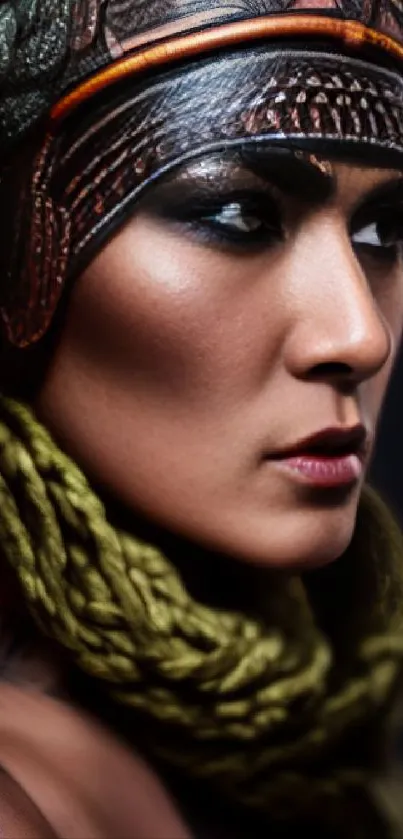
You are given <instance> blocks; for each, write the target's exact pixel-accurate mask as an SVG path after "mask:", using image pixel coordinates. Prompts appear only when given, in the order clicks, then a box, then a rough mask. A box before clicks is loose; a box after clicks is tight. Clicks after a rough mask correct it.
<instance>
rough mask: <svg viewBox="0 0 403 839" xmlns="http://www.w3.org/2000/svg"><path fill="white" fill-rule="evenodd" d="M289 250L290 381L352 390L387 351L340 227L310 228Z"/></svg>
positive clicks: (381, 323) (383, 328)
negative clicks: (292, 259) (321, 382)
mask: <svg viewBox="0 0 403 839" xmlns="http://www.w3.org/2000/svg"><path fill="white" fill-rule="evenodd" d="M302 239H303V241H302V242H300V243H299V244H300V246H299V247H296V248H295V250H294V257H295V260H296V264H294V266H293V276H294V277H297V278H298V279H297V281H296V283H295V284H294V285H293V295H292V297H293V307H294V320H293V329H292V330H291V332H290V334H289V340H288V343H287V347H286V360H287V364H288V367H289V369H290V370H291V371H292V373H293V375H294V376H297V377H300V378H301V377H302V378H307V377H309V378H313V377H314V378H316V379H317V378H322V379H331V380H332V382H333V383H336V382H339V383H340V384H344V385H347V384H349V385H350V386H352V385H355V386H356V385H358V384H359V383H360V382H362V381H365V380H366V379H369V378H371V377H373V376H375V375H376V374H377V373H378V372H379V371H380V370H381V369H382V368H383V367H384V365H385V364H386V363H387V361H388V359H389V357H390V355H391V352H392V341H391V334H390V331H389V329H388V327H387V324H386V323H385V320H384V318H383V316H382V313H381V311H380V309H379V308H378V305H377V302H376V300H375V298H374V294H373V291H372V289H371V286H370V284H369V282H368V279H367V277H366V275H365V273H364V271H363V268H362V266H361V265H360V263H359V261H358V259H357V256H356V254H355V252H354V250H353V248H352V245H351V242H350V239H349V236H348V232H347V231H346V229H345V226H344V225H343V226H342V225H341V224H339V223H334V224H333V223H330V222H329V221H328V220H327V221H326V223H325V224H323V226H322V229H320V228H319V225H313V226H312V229H311V231H310V234H309V233H308V234H306V235H305V236H304V237H302Z"/></svg>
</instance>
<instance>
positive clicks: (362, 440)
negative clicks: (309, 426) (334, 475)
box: [269, 424, 369, 458]
mask: <svg viewBox="0 0 403 839" xmlns="http://www.w3.org/2000/svg"><path fill="white" fill-rule="evenodd" d="M368 448H369V435H368V431H367V429H366V428H365V426H363V425H361V424H359V425H354V426H352V427H349V428H343V427H340V426H339V427H333V428H323V429H322V430H321V431H317V432H315V433H314V434H310V435H309V436H308V437H304V438H303V439H301V440H298V441H297V442H296V443H293V444H292V445H290V446H287V447H286V448H284V449H282V450H281V451H276V452H274V453H273V454H272V455H269V456H270V457H273V458H286V457H293V456H297V455H299V454H300V455H302V454H318V455H321V454H322V455H327V456H332V455H334V456H336V457H337V456H342V455H349V454H356V455H358V456H359V457H361V458H365V456H366V454H367V451H368Z"/></svg>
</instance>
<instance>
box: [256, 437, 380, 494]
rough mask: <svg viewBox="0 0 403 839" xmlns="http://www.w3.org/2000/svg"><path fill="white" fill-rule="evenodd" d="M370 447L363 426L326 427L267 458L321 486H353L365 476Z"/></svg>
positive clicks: (299, 476) (301, 477) (314, 484)
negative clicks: (365, 463) (365, 465)
mask: <svg viewBox="0 0 403 839" xmlns="http://www.w3.org/2000/svg"><path fill="white" fill-rule="evenodd" d="M368 450H369V444H368V434H367V431H366V429H365V427H364V426H363V425H356V426H354V427H353V428H347V429H345V428H326V429H322V430H321V431H319V432H316V433H315V434H311V435H310V436H309V437H305V438H303V439H301V440H299V441H298V442H297V443H295V444H293V445H291V446H289V447H287V448H284V449H282V450H281V451H277V452H275V453H273V454H271V455H269V457H268V458H267V459H268V461H269V462H270V461H272V462H273V463H274V465H278V466H279V467H280V468H281V469H282V470H283V471H284V470H285V471H286V472H287V474H288V475H291V477H293V478H294V479H297V480H299V481H302V482H303V483H305V484H310V485H312V486H316V487H321V488H326V487H327V488H337V487H351V486H353V485H354V484H356V483H357V482H358V481H359V480H360V478H361V477H362V475H363V471H364V462H365V460H366V459H367V454H368Z"/></svg>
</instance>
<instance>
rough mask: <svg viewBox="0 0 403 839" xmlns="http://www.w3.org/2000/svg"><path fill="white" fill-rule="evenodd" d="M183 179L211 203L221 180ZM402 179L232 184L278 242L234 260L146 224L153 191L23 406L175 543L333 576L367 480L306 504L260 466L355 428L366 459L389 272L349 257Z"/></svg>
mask: <svg viewBox="0 0 403 839" xmlns="http://www.w3.org/2000/svg"><path fill="white" fill-rule="evenodd" d="M269 163H270V161H269ZM197 166H199V169H198V168H197ZM203 166H204V168H203ZM223 167H224V168H223ZM271 168H272V167H270V165H269V166H268V169H269V170H271ZM278 168H279V167H278V166H277V169H278ZM195 172H196V174H197V176H198V177H199V176H200V172H201V176H202V177H203V178H205V180H206V182H207V183H208V184H209V189H210V190H213V191H214V189H215V184H216V182H217V181H218V180H219V179H220V178H221V180H222V179H223V178H224V180H225V178H226V177H227V172H226V170H225V165H224V164H223V163H222V162H221V163H220V162H219V161H217V160H216V161H215V162H214V160H213V161H210V162H205V163H204V164H201V165H199V164H197V165H196V169H195V170H194V171H193V176H194V174H195ZM398 176H399V175H398V173H397V172H393V171H387V170H377V169H373V168H362V169H361V168H359V167H354V166H351V165H344V164H341V163H335V164H334V166H333V176H332V179H328V182H327V183H325V184H324V189H323V190H321V191H319V192H320V194H319V192H318V194H317V193H316V192H315V191H314V189H313V188H312V196H311V195H310V190H309V189H308V190H307V188H306V184H305V186H304V188H303V189H302V190H301V189H298V179H297V178H295V179H293V178H292V179H291V181H292V183H294V181H295V184H296V187H295V189H294V187H293V186H292V183H291V184H290V183H283V184H277V185H276V186H273V185H272V183H270V184H268V183H267V179H268V180H269V181H272V180H273V176H272V174H271V172H269V175H268V176H267V177H266V176H265V178H263V177H262V176H261V175H257V174H256V171H255V172H254V173H253V172H251V171H249V170H248V172H245V171H244V170H243V169H242V171H241V170H238V172H237V173H236V174H235V175H234V174H231V179H232V181H234V180H235V181H236V180H237V179H241V180H243V181H245V179H246V180H247V181H248V183H249V181H250V188H252V181H253V188H259V189H260V190H263V189H264V190H266V191H267V200H268V201H269V200H270V201H272V200H273V196H274V200H275V201H276V202H277V206H279V207H280V211H281V217H282V226H283V228H284V236H283V238H282V240H281V241H280V240H275V241H274V242H273V241H271V239H270V237H269V240H268V241H267V242H266V243H265V244H263V245H262V244H260V245H259V246H258V247H253V248H249V249H246V250H245V249H243V250H242V251H240V250H239V248H237V247H234V246H233V245H228V244H227V245H223V244H222V243H217V242H211V241H210V240H208V239H207V238H206V237H204V238H203V236H201V235H200V234H199V233H197V234H195V232H194V230H193V229H191V230H190V229H189V228H188V227H186V225H184V224H182V223H179V222H171V221H170V220H168V221H167V219H166V218H165V217H161V216H160V215H158V213H156V212H155V205H158V202H161V200H162V198H163V190H164V188H165V187H164V184H162V186H158V185H157V186H155V187H153V188H152V190H151V193H150V198H149V199H147V197H146V198H145V200H144V202H143V203H140V204H139V206H138V208H137V210H136V212H135V213H134V215H133V217H132V218H131V219H130V221H129V222H128V223H127V224H126V226H125V227H124V229H122V230H121V231H120V232H119V233H118V234H117V235H115V237H114V238H113V239H112V240H111V241H110V242H109V243H108V244H107V245H106V246H105V248H104V249H103V250H102V252H100V253H99V254H98V256H97V257H96V258H95V259H94V260H93V262H92V263H91V265H90V266H89V267H88V269H87V270H86V271H85V273H84V274H83V275H82V276H81V278H80V279H79V280H78V281H76V284H75V287H74V289H73V292H72V294H71V297H70V299H69V304H68V308H67V312H66V318H65V323H64V326H63V329H62V331H61V335H60V340H59V343H58V346H57V348H56V351H55V353H54V356H53V359H52V362H51V365H50V367H49V368H48V370H47V374H46V376H45V380H44V382H43V384H42V386H41V388H40V391H39V393H38V397H37V401H36V408H37V410H38V412H39V415H40V417H41V418H42V420H43V421H44V422H45V424H46V425H47V426H48V427H49V428H50V430H51V431H52V432H53V434H54V435H55V436H56V438H57V439H58V440H59V441H60V443H61V444H62V445H63V447H64V448H65V450H66V451H67V452H68V453H69V454H70V455H71V456H72V457H73V458H74V459H75V460H76V462H78V463H79V464H80V465H81V466H82V467H83V469H84V470H85V472H86V473H87V474H88V475H89V476H90V478H91V479H92V480H93V481H94V482H96V484H98V485H100V486H101V487H104V488H105V489H106V490H107V491H108V493H112V495H113V496H115V497H116V498H117V499H118V500H119V501H120V502H122V504H123V505H124V506H125V507H128V508H129V509H130V510H132V511H133V512H135V513H136V515H140V516H142V517H144V518H145V519H146V520H149V521H151V522H152V523H155V524H156V525H158V526H162V527H163V528H166V529H167V530H168V531H170V532H172V533H174V534H178V535H181V536H184V537H186V538H187V539H189V540H191V541H193V542H195V543H197V544H198V545H203V546H207V547H208V548H210V549H212V550H214V551H217V552H221V553H224V554H227V555H230V556H233V557H236V558H238V559H241V560H243V561H245V562H249V563H255V564H256V563H257V564H265V565H267V566H273V567H282V568H284V567H285V568H294V567H297V568H306V567H312V566H318V565H321V564H323V563H327V562H329V561H332V560H334V559H336V558H337V557H338V556H340V555H341V554H342V553H343V552H344V551H345V549H346V548H347V546H348V544H349V542H350V540H351V537H352V534H353V531H354V525H355V519H356V512H357V506H358V502H359V496H360V491H361V488H362V483H363V476H362V477H361V479H360V480H359V481H358V482H357V483H355V484H354V485H353V486H349V487H348V488H345V489H344V490H343V491H339V490H338V491H337V493H336V492H335V491H334V490H329V489H321V490H318V489H317V488H313V487H312V486H310V485H306V484H304V483H302V482H301V481H300V480H298V479H297V478H296V477H295V475H293V474H292V473H291V472H290V471H287V470H286V469H283V468H282V467H281V465H279V464H278V463H277V462H274V461H267V459H265V455H267V454H268V453H269V454H271V453H273V452H275V451H278V450H279V449H284V448H288V447H289V446H291V445H293V444H295V443H296V442H297V441H298V440H300V439H301V438H304V437H306V436H307V435H311V434H312V433H316V432H318V431H320V430H321V429H324V428H328V427H338V428H341V427H342V428H350V427H352V426H354V425H356V424H357V423H363V424H364V425H365V428H366V429H367V432H368V435H369V437H368V439H369V450H368V455H369V454H370V451H371V449H372V446H373V441H374V437H375V432H376V426H377V422H378V418H379V414H380V411H381V407H382V402H383V399H384V396H385V391H386V388H387V383H388V379H389V376H390V373H391V368H392V364H393V360H394V357H395V354H396V349H397V347H398V343H399V340H400V335H401V330H402V323H403V266H402V259H401V256H400V255H399V254H396V255H395V256H392V257H388V258H386V259H385V258H384V256H383V258H380V256H379V249H376V248H372V247H353V243H352V234H351V227H352V226H354V225H355V224H356V221H355V220H356V217H357V213H358V212H359V208H360V207H362V206H365V205H366V204H368V203H369V202H370V201H372V193H373V191H374V190H376V189H378V188H379V187H381V186H382V185H384V184H387V183H389V182H390V181H392V180H393V181H396V179H397V178H398ZM175 177H176V178H177V179H178V182H179V187H180V188H181V186H183V187H184V188H185V187H186V185H187V184H188V183H189V173H188V172H187V173H185V174H184V175H183V174H182V175H181V174H180V175H176V176H175ZM181 178H182V181H181ZM191 180H192V179H191ZM263 180H264V182H265V183H264V187H263V186H262V183H263ZM330 180H331V183H330ZM329 183H330V186H329ZM248 188H249V187H248ZM307 196H308V198H307ZM162 203H163V202H162ZM378 204H379V206H380V201H379V202H378ZM376 212H379V207H378V209H377V210H376ZM375 216H376V213H375ZM362 226H364V225H362ZM367 465H368V462H367V463H366V466H367Z"/></svg>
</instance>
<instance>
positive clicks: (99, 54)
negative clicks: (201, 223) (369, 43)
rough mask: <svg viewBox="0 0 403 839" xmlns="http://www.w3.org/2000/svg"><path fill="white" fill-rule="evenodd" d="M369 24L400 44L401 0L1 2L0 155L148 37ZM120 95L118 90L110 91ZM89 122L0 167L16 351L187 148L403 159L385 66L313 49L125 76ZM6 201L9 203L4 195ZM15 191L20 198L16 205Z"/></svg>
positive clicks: (6, 314)
mask: <svg viewBox="0 0 403 839" xmlns="http://www.w3.org/2000/svg"><path fill="white" fill-rule="evenodd" d="M318 10H319V11H321V13H322V14H324V13H326V14H328V15H329V14H332V15H337V16H339V17H342V18H343V17H344V18H348V19H352V20H356V21H360V22H362V23H364V24H368V25H371V26H372V27H376V28H377V29H378V30H379V31H382V32H387V33H389V34H393V35H394V36H395V38H397V39H400V40H401V41H402V42H403V0H228V2H225V0H147V2H146V0H14V2H12V3H11V2H10V3H4V4H3V5H2V7H1V9H0V149H1V146H3V150H4V149H5V148H6V147H7V144H10V141H11V140H12V142H13V143H15V141H16V139H17V138H18V136H22V135H23V134H24V132H25V131H26V130H27V129H28V128H29V127H30V126H31V125H32V124H33V123H35V122H36V121H37V120H38V119H39V118H40V117H41V116H42V115H43V114H46V113H47V112H48V111H49V109H50V107H51V105H52V104H54V102H55V101H57V99H58V97H60V95H62V93H63V92H65V91H66V90H68V89H69V88H70V87H71V86H72V85H74V84H76V83H77V82H79V81H80V80H81V79H82V78H86V77H88V76H90V75H92V74H94V73H95V72H96V71H97V70H98V69H99V68H102V67H103V66H105V64H108V63H111V61H113V60H115V58H119V57H120V56H121V55H123V54H125V53H127V52H128V51H131V50H135V49H137V48H139V47H141V46H144V44H145V43H151V42H153V41H155V40H156V39H160V38H163V37H164V36H165V37H166V36H172V34H175V33H176V32H184V31H189V30H193V29H195V28H196V29H198V28H203V27H204V28H205V27H206V26H209V27H210V26H214V25H215V24H216V23H219V22H222V21H227V20H235V19H240V18H252V17H256V16H259V15H267V14H272V13H276V14H279V13H282V14H287V13H289V12H292V11H309V12H311V13H312V14H314V13H317V12H318ZM118 95H119V94H118ZM91 114H92V117H91V124H90V125H88V123H86V124H85V125H84V124H83V123H80V121H79V120H77V119H76V120H74V121H73V122H71V121H70V124H68V125H67V126H65V127H64V128H63V130H62V132H61V133H58V134H57V135H56V136H52V134H49V133H46V132H45V134H44V135H43V137H44V139H42V140H40V139H39V140H38V145H37V149H36V152H35V154H34V156H33V158H32V157H31V158H30V159H29V161H28V164H27V167H26V169H24V170H23V171H22V170H21V166H19V169H18V176H19V178H20V181H21V185H20V187H19V186H18V179H17V178H16V175H15V171H14V170H13V168H12V167H11V169H10V170H8V169H3V173H2V178H1V181H0V197H1V200H2V202H3V203H4V204H5V203H6V202H7V207H8V208H11V207H12V206H14V207H15V209H14V210H13V213H12V214H11V218H10V235H9V236H4V237H3V239H4V241H3V245H2V249H1V254H0V255H1V263H2V264H1V269H2V277H3V299H2V308H1V315H2V319H3V323H4V325H5V328H6V332H7V335H8V338H9V340H10V341H11V342H12V343H15V344H17V345H19V346H25V345H27V344H30V343H32V342H33V341H36V340H38V339H39V338H40V337H41V336H42V335H43V333H44V332H45V331H46V330H47V328H48V326H49V324H50V322H51V320H52V317H53V314H54V312H55V309H56V307H57V305H58V302H59V299H60V297H61V295H62V293H63V289H64V286H65V282H66V280H67V279H71V278H73V277H74V276H75V275H76V274H77V272H79V271H80V270H81V268H82V267H83V266H84V265H85V264H86V262H88V259H89V258H90V255H91V254H92V253H94V250H96V247H97V242H98V241H100V240H101V239H102V240H104V239H105V236H106V234H108V235H111V234H112V232H113V231H114V230H115V229H116V226H117V225H118V224H121V223H122V219H124V217H125V214H127V213H129V212H130V211H131V208H132V205H133V202H134V201H135V200H136V199H137V197H138V195H139V194H140V192H141V190H142V189H143V188H144V187H145V186H146V185H147V183H148V182H149V180H150V178H151V177H152V178H155V176H156V175H158V173H162V172H163V171H164V170H165V169H166V168H167V167H172V166H174V165H178V163H179V162H180V161H181V160H182V159H183V157H184V155H188V156H189V155H197V154H200V153H201V152H202V151H207V150H211V149H226V148H229V147H231V146H236V145H237V144H238V145H239V144H241V143H245V142H257V141H264V142H271V143H290V142H293V143H294V144H295V145H297V146H298V147H308V148H311V147H312V146H314V148H315V149H317V148H319V150H320V148H323V143H324V142H325V143H326V144H327V145H326V148H327V150H329V147H330V146H331V147H332V149H333V150H334V151H335V152H336V153H337V154H339V153H340V151H341V149H344V151H345V152H346V151H347V150H348V153H349V154H350V155H351V154H355V153H357V150H359V154H360V155H361V156H362V155H364V154H369V155H370V157H371V159H372V160H375V162H378V161H380V160H381V159H382V158H383V159H384V157H385V155H387V156H388V160H390V161H391V160H392V159H393V160H395V161H396V163H397V165H402V164H401V163H400V161H403V79H402V75H401V74H400V73H398V71H397V70H396V69H395V70H393V71H392V70H390V71H388V70H387V69H386V68H382V67H378V66H375V65H371V64H368V63H367V60H366V61H364V59H362V60H361V59H359V58H352V57H349V56H347V55H345V56H344V57H343V59H340V57H338V56H337V55H332V54H331V53H330V52H329V51H328V52H326V51H324V49H322V50H321V51H320V52H317V53H314V52H312V45H309V44H307V45H306V48H300V49H299V50H295V51H294V52H293V51H292V50H291V51H290V50H288V51H287V55H286V56H285V54H281V53H280V54H279V52H278V49H277V51H276V46H275V44H274V43H273V44H272V45H271V46H270V45H260V46H257V45H255V46H254V47H253V46H249V47H248V49H247V51H246V52H245V53H244V54H242V55H241V56H240V54H239V52H238V53H237V52H235V53H231V52H228V53H223V54H222V55H221V56H213V57H208V56H206V57H202V58H201V59H200V60H199V62H198V65H195V64H194V63H191V64H190V65H189V68H188V70H187V72H186V73H183V72H181V71H177V70H176V69H171V71H170V73H169V74H167V73H164V74H163V76H162V80H161V79H159V78H158V76H154V77H153V78H150V79H149V80H148V81H147V83H146V86H145V87H144V81H141V82H137V83H134V82H133V86H132V90H131V93H130V96H128V97H127V98H126V100H125V101H124V102H123V103H121V102H120V103H119V105H118V104H117V101H116V98H115V97H114V96H113V95H111V97H110V105H109V112H108V113H107V114H105V111H104V110H103V111H102V116H101V114H99V115H98V112H97V108H96V107H95V106H93V107H92V108H91ZM11 193H12V200H13V202H14V203H13V204H11V198H10V194H11ZM16 196H17V199H16Z"/></svg>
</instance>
